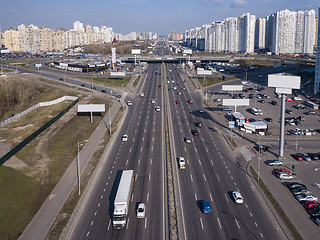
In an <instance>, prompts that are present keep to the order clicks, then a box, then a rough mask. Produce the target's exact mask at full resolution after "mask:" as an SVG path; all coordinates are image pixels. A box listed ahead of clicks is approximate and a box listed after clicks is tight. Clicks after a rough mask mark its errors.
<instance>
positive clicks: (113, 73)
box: [110, 72, 126, 77]
mask: <svg viewBox="0 0 320 240" xmlns="http://www.w3.org/2000/svg"><path fill="white" fill-rule="evenodd" d="M110 75H111V76H117V77H125V76H126V73H125V72H111V73H110Z"/></svg>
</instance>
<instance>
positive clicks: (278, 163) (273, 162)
mask: <svg viewBox="0 0 320 240" xmlns="http://www.w3.org/2000/svg"><path fill="white" fill-rule="evenodd" d="M265 163H266V164H268V165H269V166H282V165H283V162H281V161H280V160H267V161H265Z"/></svg>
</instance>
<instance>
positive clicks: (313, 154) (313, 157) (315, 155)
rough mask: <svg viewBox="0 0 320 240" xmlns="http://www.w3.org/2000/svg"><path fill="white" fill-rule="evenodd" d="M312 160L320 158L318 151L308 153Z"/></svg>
mask: <svg viewBox="0 0 320 240" xmlns="http://www.w3.org/2000/svg"><path fill="white" fill-rule="evenodd" d="M308 155H309V157H310V158H311V160H319V155H318V154H317V153H308Z"/></svg>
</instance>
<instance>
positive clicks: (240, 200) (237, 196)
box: [231, 191, 243, 203]
mask: <svg viewBox="0 0 320 240" xmlns="http://www.w3.org/2000/svg"><path fill="white" fill-rule="evenodd" d="M231 194H232V197H233V200H234V202H235V203H243V197H242V196H241V194H240V192H238V191H233V192H232V193H231Z"/></svg>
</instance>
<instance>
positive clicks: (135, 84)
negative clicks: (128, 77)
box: [133, 75, 141, 87]
mask: <svg viewBox="0 0 320 240" xmlns="http://www.w3.org/2000/svg"><path fill="white" fill-rule="evenodd" d="M140 78H141V75H139V76H138V77H137V79H136V81H135V82H134V83H133V87H136V86H137V85H138V83H139V81H140Z"/></svg>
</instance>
